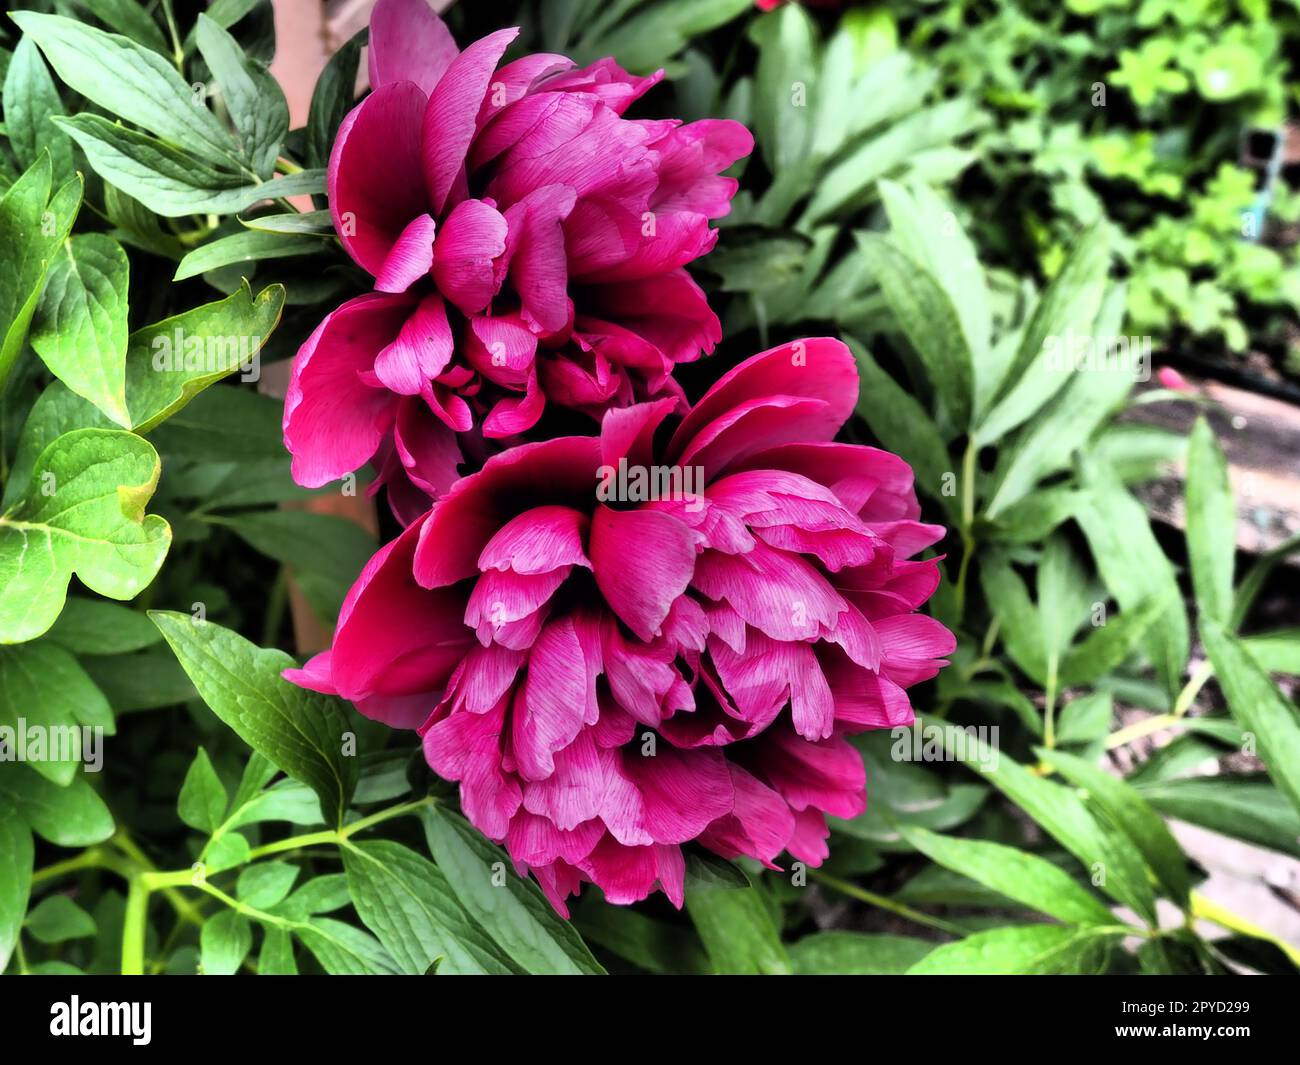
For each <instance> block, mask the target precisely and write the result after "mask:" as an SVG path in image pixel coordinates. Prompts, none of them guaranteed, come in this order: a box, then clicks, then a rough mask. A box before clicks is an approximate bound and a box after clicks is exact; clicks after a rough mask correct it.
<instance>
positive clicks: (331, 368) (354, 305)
mask: <svg viewBox="0 0 1300 1065" xmlns="http://www.w3.org/2000/svg"><path fill="white" fill-rule="evenodd" d="M410 309H411V300H410V299H409V298H407V297H405V296H389V295H382V294H368V295H365V296H358V297H357V298H356V299H352V300H349V301H348V302H347V303H345V304H343V306H341V307H340V308H339V309H338V310H336V311H333V312H332V313H330V314H328V315H326V316H325V320H324V321H323V322H321V324H320V325H318V326H317V327H316V329H315V331H314V332H313V333H312V334H311V336H309V337H308V338H307V339H306V341H304V343H303V345H302V347H301V348H299V349H298V354H297V355H296V356H295V357H294V360H293V371H292V375H291V377H290V379H289V388H288V391H287V393H286V395H285V400H284V445H285V447H286V448H288V450H289V452H290V454H292V455H293V478H294V480H295V481H297V482H298V483H299V484H301V485H304V486H305V487H308V488H319V487H320V486H321V485H323V484H328V483H329V482H330V481H333V480H336V479H337V478H339V477H342V476H343V475H344V474H345V473H351V472H352V471H353V470H356V469H358V468H360V467H361V466H364V465H365V464H366V463H367V462H369V461H370V459H371V457H372V456H373V455H374V454H375V450H376V449H377V448H378V447H379V445H380V442H381V441H382V440H383V439H384V435H385V434H386V433H387V432H388V430H389V427H390V426H391V425H392V423H393V418H394V417H395V416H396V411H397V401H396V397H394V396H393V395H392V393H390V392H387V391H385V390H384V389H382V388H371V387H370V386H368V385H366V384H365V383H364V382H363V381H362V378H361V375H362V374H363V373H365V372H366V371H367V370H369V369H370V367H372V366H373V365H374V364H375V358H376V356H377V355H378V353H379V352H380V351H382V350H383V349H384V348H385V347H386V346H387V345H388V344H389V343H391V342H392V340H393V339H394V337H396V336H397V335H398V333H399V331H400V330H401V327H402V323H403V322H404V321H405V320H406V317H407V315H408V314H409V313H410Z"/></svg>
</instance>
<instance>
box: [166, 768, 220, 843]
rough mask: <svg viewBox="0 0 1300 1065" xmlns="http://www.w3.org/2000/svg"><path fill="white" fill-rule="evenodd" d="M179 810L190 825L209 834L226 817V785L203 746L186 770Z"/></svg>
mask: <svg viewBox="0 0 1300 1065" xmlns="http://www.w3.org/2000/svg"><path fill="white" fill-rule="evenodd" d="M176 812H177V813H178V814H180V818H181V820H182V821H184V822H185V824H187V825H189V826H190V828H195V829H198V830H199V831H200V832H208V833H210V832H212V831H213V830H215V829H216V827H217V826H218V825H219V824H221V822H222V819H223V818H224V817H225V813H226V788H225V786H224V785H223V784H222V783H221V778H220V777H219V776H217V771H216V770H215V769H213V768H212V761H211V759H209V758H208V752H207V751H205V750H204V749H203V748H202V747H200V748H199V753H198V754H196V755H195V756H194V761H192V762H191V763H190V768H189V770H188V771H187V772H186V773H185V780H184V782H183V783H182V784H181V793H180V797H179V798H178V799H177V801H176Z"/></svg>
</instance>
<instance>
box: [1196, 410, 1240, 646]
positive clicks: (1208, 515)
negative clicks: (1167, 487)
mask: <svg viewBox="0 0 1300 1065" xmlns="http://www.w3.org/2000/svg"><path fill="white" fill-rule="evenodd" d="M1187 554H1188V557H1189V558H1190V560H1191V564H1192V588H1193V589H1194V590H1195V592H1196V605H1197V607H1198V608H1199V609H1200V612H1201V614H1202V615H1204V616H1206V617H1211V618H1213V619H1214V620H1215V621H1218V622H1221V623H1223V624H1227V623H1228V618H1229V616H1230V615H1231V613H1232V568H1233V561H1234V560H1235V558H1236V554H1237V509H1236V507H1235V506H1234V505H1233V502H1232V489H1231V488H1230V487H1229V485H1228V463H1227V460H1226V459H1225V458H1224V457H1223V449H1222V448H1220V447H1219V442H1218V441H1217V440H1216V439H1215V438H1214V430H1212V429H1211V428H1210V423H1209V422H1207V421H1206V420H1205V418H1203V417H1201V418H1197V419H1196V424H1195V425H1194V426H1193V427H1192V435H1191V438H1190V439H1189V440H1188V445H1187Z"/></svg>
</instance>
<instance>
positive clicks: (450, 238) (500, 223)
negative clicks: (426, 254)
mask: <svg viewBox="0 0 1300 1065" xmlns="http://www.w3.org/2000/svg"><path fill="white" fill-rule="evenodd" d="M507 230H508V223H507V221H506V219H505V218H503V217H502V216H501V214H500V213H499V212H498V211H497V210H496V208H495V207H492V206H491V205H489V204H486V203H484V202H483V201H482V200H462V201H461V202H460V203H458V204H457V205H456V206H455V207H454V208H452V211H451V214H449V215H448V216H447V220H446V221H445V222H444V223H443V224H442V229H441V231H440V232H439V233H438V242H437V244H436V245H434V248H433V278H434V280H435V281H436V282H437V284H438V288H439V290H440V291H441V292H442V293H443V295H445V296H446V297H447V298H448V299H449V300H451V302H452V303H454V304H455V305H456V306H457V307H459V308H460V309H461V310H462V311H463V312H464V313H465V314H477V313H478V312H479V311H481V310H483V308H484V307H486V306H487V305H488V304H489V303H490V302H491V301H492V297H493V296H495V295H496V292H497V288H498V285H497V280H496V276H495V271H494V269H493V260H494V259H496V258H497V256H499V255H501V254H502V252H504V251H505V249H506V233H507Z"/></svg>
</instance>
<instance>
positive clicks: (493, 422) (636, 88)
mask: <svg viewBox="0 0 1300 1065" xmlns="http://www.w3.org/2000/svg"><path fill="white" fill-rule="evenodd" d="M517 33H518V30H515V29H506V30H500V31H498V32H496V33H493V34H491V35H489V36H488V37H485V38H483V39H482V40H480V41H476V42H475V43H473V44H471V45H470V46H469V47H468V48H466V49H465V50H464V51H463V52H460V51H458V50H457V48H456V45H455V44H454V42H453V41H452V39H451V36H450V34H449V32H448V30H447V28H446V26H445V25H444V24H443V22H442V20H441V19H439V18H438V16H437V15H436V14H434V12H433V11H432V10H431V9H430V8H429V7H428V6H427V4H426V3H425V0H379V3H378V4H377V5H376V7H375V10H374V14H373V16H372V19H371V26H370V51H369V55H370V82H371V86H372V88H373V90H374V91H373V92H371V94H370V95H369V96H367V97H366V98H365V99H364V100H363V101H362V102H361V103H360V104H359V105H358V106H357V107H356V108H355V109H354V110H353V111H352V112H351V114H349V115H348V117H347V118H346V119H345V120H344V122H343V124H342V126H341V127H340V129H339V133H338V137H337V140H336V141H335V144H334V149H333V152H332V153H331V156H330V163H329V177H328V185H329V200H330V212H331V214H332V216H333V218H334V224H335V229H336V231H337V232H338V235H339V237H340V239H341V240H342V242H343V245H344V247H346V248H347V250H348V252H349V254H350V255H351V256H352V258H353V259H355V260H356V261H357V263H358V264H359V265H360V266H361V267H363V268H364V269H365V270H367V271H368V272H369V273H370V274H371V275H373V277H374V279H375V291H374V292H373V293H369V294H367V295H364V296H360V297H357V298H356V299H353V300H349V301H348V302H347V303H345V304H343V305H342V306H341V307H339V308H338V309H337V310H336V311H334V312H333V313H331V314H330V315H329V316H327V317H326V318H325V320H324V321H323V322H321V323H320V325H319V326H318V327H317V328H316V330H315V332H313V333H312V335H311V336H310V337H309V338H308V339H307V341H306V342H305V343H304V344H303V346H302V348H301V349H300V350H299V352H298V355H297V357H296V358H295V360H294V366H293V377H292V381H291V383H290V385H289V390H288V395H287V398H286V403H285V413H284V432H285V442H286V445H287V446H288V448H289V450H290V452H292V453H293V473H294V477H295V478H296V479H297V480H298V481H299V483H301V484H304V485H308V486H318V485H322V484H325V483H327V482H329V481H331V480H334V479H336V478H338V477H340V476H342V475H343V474H345V473H348V472H350V471H352V470H355V469H357V468H359V467H360V466H362V465H364V464H365V463H366V462H368V461H370V460H371V459H372V458H374V459H375V460H376V463H377V465H378V466H379V467H380V470H381V476H380V479H381V481H384V482H387V483H389V485H390V496H391V497H392V500H393V502H394V503H395V510H397V512H398V513H399V517H402V516H406V517H409V516H412V515H414V514H416V513H419V512H420V511H423V510H424V509H425V508H427V506H428V504H429V499H430V497H435V496H436V495H437V494H438V493H439V492H441V491H442V490H444V489H445V488H446V487H448V486H449V485H450V483H451V482H452V481H453V480H455V478H456V476H457V471H456V466H457V463H458V462H459V461H460V460H461V458H462V452H461V449H460V446H459V444H458V441H457V434H468V433H470V432H471V431H473V433H474V434H475V436H474V437H468V438H465V439H467V440H470V441H472V443H473V446H474V447H475V450H476V451H477V452H478V453H479V454H478V457H482V454H483V453H484V452H485V451H486V450H489V449H487V448H485V447H484V445H483V443H482V438H487V439H489V440H498V441H508V440H510V439H511V438H513V437H515V436H516V435H517V434H519V433H522V432H524V431H525V430H528V429H530V428H531V427H532V426H533V425H535V424H536V422H537V420H538V418H540V417H541V415H542V411H543V409H544V407H545V405H546V403H547V401H550V402H552V403H555V404H559V405H560V406H563V407H568V408H573V409H577V410H579V411H585V412H587V413H589V414H592V415H593V416H597V417H598V416H599V415H600V413H602V412H603V411H604V410H606V409H608V408H610V407H614V406H627V405H628V404H631V403H634V402H637V401H640V400H645V399H649V398H657V397H670V398H676V399H680V396H681V393H680V389H679V388H678V386H677V385H676V383H675V382H674V381H673V379H672V377H671V374H672V370H673V367H674V365H675V364H676V363H678V362H684V361H689V360H691V359H695V358H698V357H699V356H700V354H701V353H705V352H709V351H712V349H713V346H714V345H715V344H716V343H717V341H718V339H719V337H720V333H721V331H720V327H719V324H718V320H717V318H716V316H715V315H714V314H713V312H712V311H711V310H710V309H709V305H708V302H707V300H706V298H705V296H704V293H703V291H702V290H701V289H700V288H699V286H698V285H696V284H695V282H694V281H692V280H691V278H690V276H689V275H688V274H687V273H686V271H685V269H684V267H685V265H686V264H687V263H689V262H691V261H693V260H694V259H696V258H698V257H699V256H700V255H703V254H704V253H705V252H707V251H708V250H709V249H710V248H712V247H713V244H714V242H715V241H716V239H717V232H716V230H714V229H712V228H711V227H710V225H709V221H710V219H713V218H717V217H720V216H721V215H724V214H726V213H727V211H728V210H729V209H730V201H731V197H732V196H733V195H734V193H735V191H736V182H735V181H734V180H733V179H731V178H724V177H720V176H719V174H720V172H721V171H722V170H724V169H726V168H727V167H728V166H730V165H731V164H732V163H733V162H735V161H736V160H737V159H739V158H741V157H742V156H744V155H746V154H748V153H749V151H750V150H751V149H752V147H753V138H752V137H751V136H750V134H749V132H748V131H747V130H746V129H745V128H744V127H743V126H741V125H739V124H738V123H736V122H730V121H711V120H709V121H701V122H693V123H690V124H687V125H682V124H681V123H680V122H678V121H675V120H653V121H652V120H644V119H642V120H633V119H627V118H624V117H623V113H624V111H625V110H626V109H627V108H628V107H629V106H630V105H631V104H632V103H633V102H634V101H635V100H636V99H637V98H638V97H640V96H641V95H642V94H643V93H644V92H645V91H646V90H647V89H649V88H650V87H651V86H653V85H654V84H656V83H657V82H658V81H659V79H660V77H661V76H662V71H661V72H660V73H659V74H655V75H653V76H651V77H646V78H635V77H632V76H631V75H629V74H628V73H627V72H625V71H624V70H622V69H620V68H619V67H618V65H617V64H615V63H614V61H613V60H610V59H604V60H600V61H599V62H596V63H593V64H592V65H591V66H589V67H586V68H584V69H577V68H576V67H575V66H574V64H573V63H572V62H571V61H570V60H568V59H566V58H564V57H563V56H559V55H545V54H542V55H528V56H524V57H523V58H521V59H518V60H515V61H514V62H511V63H508V64H506V65H504V66H501V67H498V63H499V61H500V60H501V57H502V55H503V53H504V52H505V50H506V48H507V46H508V45H509V44H510V42H511V41H512V40H514V38H515V36H516V34H517ZM408 481H409V483H408Z"/></svg>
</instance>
